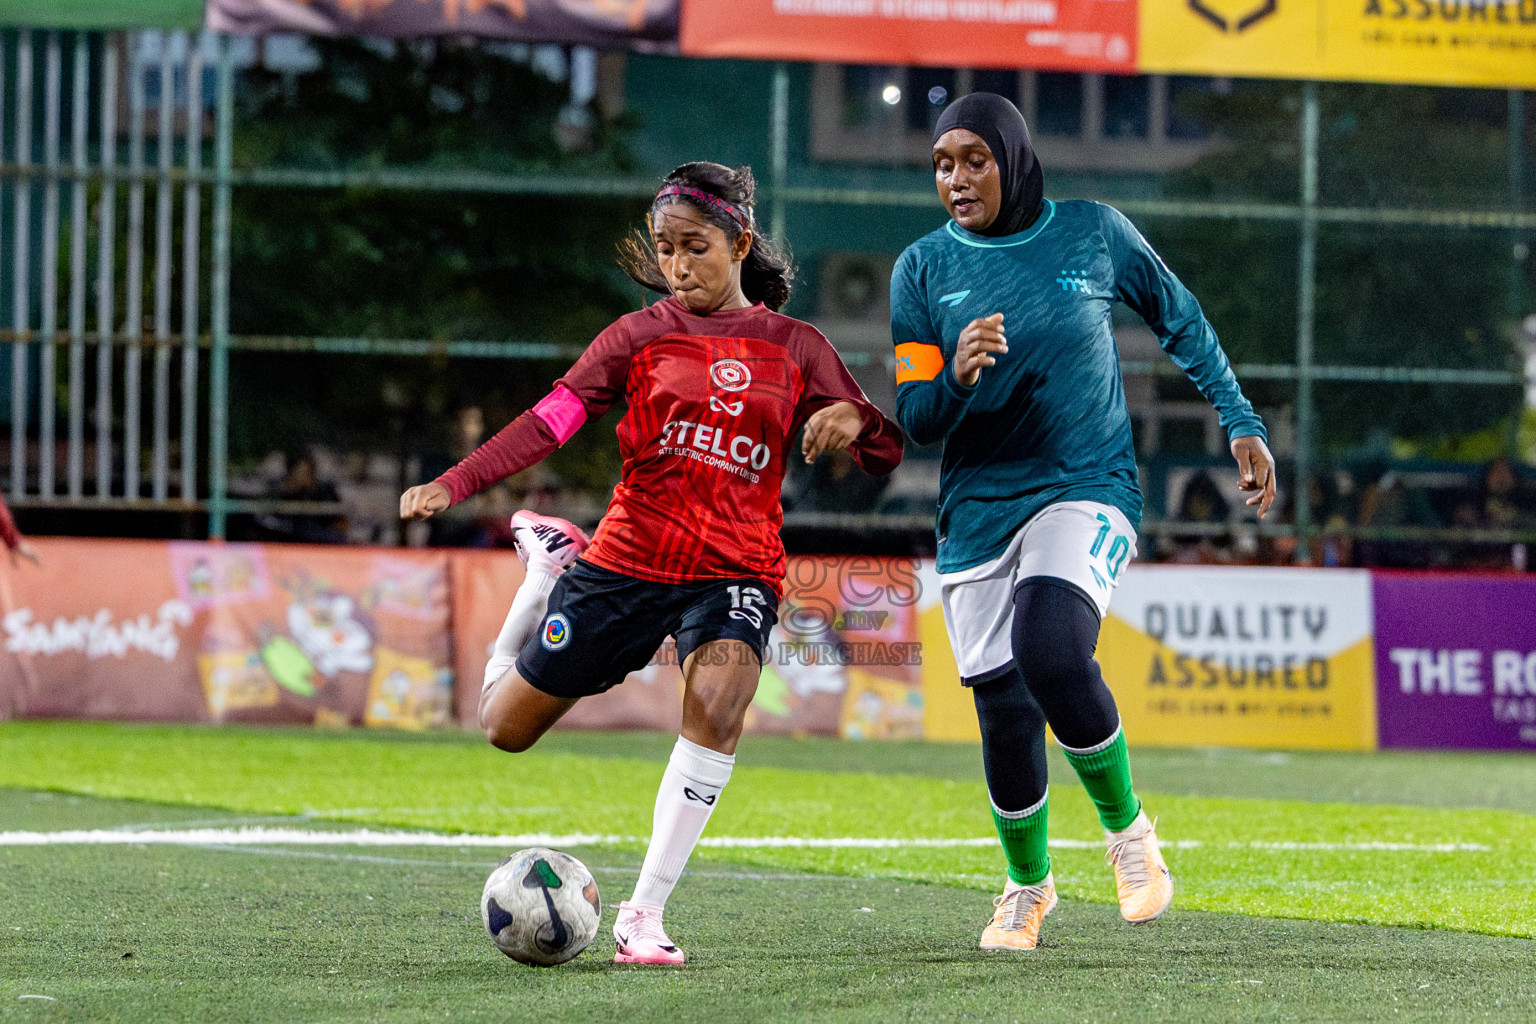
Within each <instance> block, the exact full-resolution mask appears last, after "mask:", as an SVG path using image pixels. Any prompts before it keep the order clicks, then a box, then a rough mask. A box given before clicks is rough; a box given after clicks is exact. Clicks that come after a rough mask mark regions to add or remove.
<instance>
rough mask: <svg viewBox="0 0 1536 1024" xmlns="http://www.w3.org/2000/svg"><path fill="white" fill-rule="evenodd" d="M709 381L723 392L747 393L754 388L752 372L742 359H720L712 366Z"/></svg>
mask: <svg viewBox="0 0 1536 1024" xmlns="http://www.w3.org/2000/svg"><path fill="white" fill-rule="evenodd" d="M709 379H710V380H712V381H714V382H715V387H717V388H720V389H721V390H723V391H745V390H747V388H749V387H751V386H752V371H751V370H749V369H747V364H746V363H744V362H742V361H741V360H740V359H720V360H717V361H715V362H714V363H712V364H711V365H710V367H709Z"/></svg>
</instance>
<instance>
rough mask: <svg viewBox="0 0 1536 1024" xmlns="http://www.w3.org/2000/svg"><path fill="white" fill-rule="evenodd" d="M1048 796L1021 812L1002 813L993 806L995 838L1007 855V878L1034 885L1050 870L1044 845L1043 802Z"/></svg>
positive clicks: (1044, 810)
mask: <svg viewBox="0 0 1536 1024" xmlns="http://www.w3.org/2000/svg"><path fill="white" fill-rule="evenodd" d="M1049 799H1050V797H1049V795H1047V796H1043V797H1041V798H1040V802H1039V803H1038V804H1036V805H1035V806H1034V807H1031V808H1029V809H1027V810H1024V811H1019V812H1017V813H1014V812H1004V811H999V810H998V809H997V808H996V807H993V808H992V820H993V822H995V823H996V824H997V838H999V839H1001V840H1002V842H1003V855H1004V856H1006V857H1007V858H1008V877H1009V878H1011V879H1013V880H1014V881H1015V882H1016V883H1018V884H1019V885H1036V884H1038V883H1039V882H1041V881H1042V880H1043V879H1044V878H1045V876H1046V875H1048V874H1050V873H1051V854H1050V851H1049V850H1047V849H1046V845H1045V822H1046V811H1047V810H1048V809H1049V808H1048V807H1047V806H1046V804H1047V801H1048V800H1049Z"/></svg>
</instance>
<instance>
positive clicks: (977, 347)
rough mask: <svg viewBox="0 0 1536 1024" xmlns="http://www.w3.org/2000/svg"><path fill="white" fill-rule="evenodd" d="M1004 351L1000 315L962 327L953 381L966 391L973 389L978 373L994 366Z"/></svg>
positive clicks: (1006, 346) (1006, 343)
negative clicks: (966, 388) (962, 386)
mask: <svg viewBox="0 0 1536 1024" xmlns="http://www.w3.org/2000/svg"><path fill="white" fill-rule="evenodd" d="M1007 351H1008V336H1007V334H1006V333H1005V332H1004V331H1003V314H1001V313H993V314H992V315H991V316H983V317H977V318H976V319H975V320H972V321H971V322H970V323H968V324H966V326H965V330H963V331H961V332H960V341H959V343H958V344H957V345H956V346H955V363H954V366H955V380H957V381H959V382H960V383H961V384H963V385H965V386H966V387H968V388H973V387H975V386H976V382H977V381H978V380H980V379H981V371H982V370H983V369H984V368H985V367H988V366H995V365H997V357H998V356H999V355H1002V354H1003V353H1005V352H1007Z"/></svg>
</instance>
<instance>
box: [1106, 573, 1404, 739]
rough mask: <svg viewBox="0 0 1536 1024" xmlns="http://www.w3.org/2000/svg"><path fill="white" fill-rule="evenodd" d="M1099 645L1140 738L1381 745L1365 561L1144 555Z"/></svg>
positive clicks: (1129, 732) (1123, 714) (1128, 731)
mask: <svg viewBox="0 0 1536 1024" xmlns="http://www.w3.org/2000/svg"><path fill="white" fill-rule="evenodd" d="M1098 657H1099V664H1100V666H1101V667H1102V668H1103V670H1104V680H1105V682H1107V683H1108V684H1109V687H1110V689H1111V690H1112V691H1114V694H1115V703H1116V704H1117V705H1119V708H1120V718H1121V721H1122V722H1123V723H1124V725H1125V737H1126V739H1127V740H1128V741H1129V742H1130V743H1131V744H1132V745H1133V746H1134V745H1137V744H1146V745H1151V746H1180V747H1182V746H1221V747H1269V748H1282V749H1283V748H1301V749H1323V750H1371V749H1374V748H1375V746H1376V665H1375V647H1374V643H1373V638H1372V633H1371V581H1370V574H1369V573H1368V572H1366V571H1365V570H1317V569H1268V568H1253V569H1247V568H1244V569H1235V568H1231V569H1228V568H1207V567H1193V566H1192V567H1184V566H1160V565H1137V566H1135V567H1134V568H1133V570H1132V571H1130V572H1128V573H1126V574H1125V579H1124V581H1123V582H1122V583H1121V585H1120V589H1119V591H1118V592H1117V593H1116V594H1115V600H1114V603H1113V604H1111V605H1110V609H1109V614H1108V615H1107V616H1105V617H1104V628H1103V632H1102V633H1101V634H1100V635H1099V652H1098Z"/></svg>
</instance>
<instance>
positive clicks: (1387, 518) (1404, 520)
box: [1358, 469, 1441, 569]
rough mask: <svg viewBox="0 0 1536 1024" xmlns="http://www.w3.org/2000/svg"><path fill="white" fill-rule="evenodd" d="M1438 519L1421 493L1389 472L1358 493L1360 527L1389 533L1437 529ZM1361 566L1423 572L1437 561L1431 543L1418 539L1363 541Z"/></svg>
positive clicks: (1359, 546)
mask: <svg viewBox="0 0 1536 1024" xmlns="http://www.w3.org/2000/svg"><path fill="white" fill-rule="evenodd" d="M1439 525H1441V523H1440V519H1439V517H1438V516H1437V515H1435V510H1434V507H1433V506H1431V505H1430V503H1429V498H1428V497H1427V496H1426V495H1425V494H1424V492H1423V491H1422V490H1420V489H1419V488H1415V487H1409V486H1408V483H1407V481H1406V480H1404V479H1403V475H1402V474H1401V473H1398V472H1397V471H1396V470H1392V469H1388V470H1387V471H1386V472H1384V473H1382V474H1381V476H1380V478H1378V479H1377V480H1375V481H1374V482H1372V483H1371V484H1369V485H1367V486H1366V488H1365V489H1364V490H1363V491H1362V492H1361V494H1360V526H1361V527H1363V528H1367V529H1369V528H1372V527H1374V528H1378V529H1383V530H1391V529H1393V528H1404V527H1407V528H1413V527H1425V526H1439ZM1358 550H1359V552H1360V564H1361V565H1368V566H1380V567H1383V568H1395V569H1424V568H1428V567H1429V566H1431V565H1433V564H1436V563H1437V562H1438V561H1440V559H1439V558H1438V557H1437V555H1436V551H1435V547H1434V545H1432V544H1429V543H1426V542H1424V541H1419V540H1402V539H1390V538H1388V539H1376V540H1368V541H1367V540H1362V541H1361V542H1360V544H1359V545H1358Z"/></svg>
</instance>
